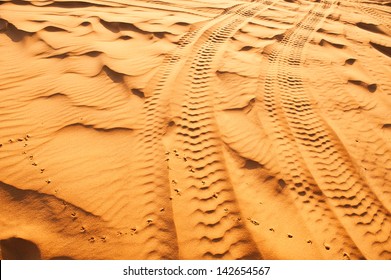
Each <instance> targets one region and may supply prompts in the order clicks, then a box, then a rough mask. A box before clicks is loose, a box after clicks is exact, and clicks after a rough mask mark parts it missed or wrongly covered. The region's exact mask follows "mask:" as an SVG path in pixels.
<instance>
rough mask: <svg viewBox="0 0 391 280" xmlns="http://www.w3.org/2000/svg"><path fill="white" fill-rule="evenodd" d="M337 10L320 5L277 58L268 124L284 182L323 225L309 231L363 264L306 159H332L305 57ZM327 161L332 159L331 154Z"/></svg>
mask: <svg viewBox="0 0 391 280" xmlns="http://www.w3.org/2000/svg"><path fill="white" fill-rule="evenodd" d="M333 7H334V2H330V1H322V2H321V3H320V4H316V5H315V6H314V8H312V9H311V10H310V11H309V13H308V14H307V15H306V16H305V17H304V18H303V19H302V20H301V21H300V22H299V23H298V24H297V26H296V27H294V28H293V29H292V30H290V31H289V32H287V34H286V35H285V36H284V37H283V39H282V41H281V42H280V43H279V44H278V45H277V46H276V48H275V49H274V51H273V52H272V53H271V55H270V58H269V63H270V64H269V65H270V66H269V68H268V72H267V75H266V80H265V88H264V103H265V108H266V111H267V112H268V118H267V120H265V121H267V122H269V125H270V126H271V130H272V131H273V134H272V138H273V140H274V143H275V150H276V151H277V157H278V159H279V161H280V164H281V167H282V170H284V171H285V172H284V171H283V172H284V173H283V174H282V176H283V181H282V182H284V184H283V185H284V186H285V185H286V188H287V190H286V192H288V193H289V195H291V196H292V197H293V198H294V200H295V201H296V203H297V207H299V208H301V211H302V213H303V214H304V213H305V215H306V217H307V219H308V225H311V224H317V225H318V227H316V228H315V227H311V226H310V228H309V230H311V231H312V232H313V236H314V238H315V239H317V236H318V234H321V235H322V236H325V238H326V240H318V243H319V244H322V243H324V242H326V243H329V244H331V246H332V247H333V248H334V252H335V253H334V254H336V255H335V257H336V258H337V257H338V255H341V256H342V254H343V252H344V251H346V248H349V249H350V250H351V251H350V252H349V254H350V255H351V256H352V257H353V258H362V257H363V256H362V253H361V252H360V250H359V249H358V248H357V246H356V245H355V244H354V242H353V241H352V240H351V238H350V236H349V234H348V233H347V232H346V229H345V228H343V226H342V225H341V224H340V222H339V221H338V218H337V216H336V215H335V214H334V213H333V211H332V210H331V209H330V206H329V202H328V199H327V198H326V195H325V194H324V193H323V190H322V189H321V188H320V186H319V185H318V182H317V181H316V179H317V178H314V175H313V173H312V171H313V170H310V169H309V165H308V164H306V163H308V159H307V158H306V155H307V154H306V153H309V154H311V153H312V152H313V151H316V153H319V152H320V153H322V154H324V153H325V151H326V153H327V150H325V149H326V148H324V147H323V146H324V145H328V143H330V142H331V141H330V140H329V139H327V134H325V132H324V131H325V130H326V128H325V127H324V124H323V122H322V121H321V120H320V119H319V118H318V117H317V115H316V113H315V112H313V110H314V109H313V106H312V103H311V101H310V100H309V98H308V97H307V93H306V92H305V90H304V86H303V83H304V82H303V80H302V77H301V75H300V67H301V63H302V54H303V49H304V47H305V44H306V43H307V42H308V40H309V38H310V36H311V34H312V33H313V32H314V31H315V30H316V28H317V26H318V25H319V24H320V23H321V22H322V20H323V19H324V18H325V17H326V16H327V13H328V12H329V11H331V10H332V9H333ZM330 146H332V145H330ZM305 152H306V153H305ZM337 152H338V151H337ZM331 155H333V153H331ZM315 156H316V155H315ZM327 156H330V154H329V153H327ZM337 236H338V238H336V237H337Z"/></svg>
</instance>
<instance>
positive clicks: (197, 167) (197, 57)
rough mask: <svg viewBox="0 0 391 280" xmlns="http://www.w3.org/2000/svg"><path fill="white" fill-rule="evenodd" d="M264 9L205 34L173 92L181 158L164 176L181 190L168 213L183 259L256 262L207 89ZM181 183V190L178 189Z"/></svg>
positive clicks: (245, 12)
mask: <svg viewBox="0 0 391 280" xmlns="http://www.w3.org/2000/svg"><path fill="white" fill-rule="evenodd" d="M270 5H273V2H270V1H265V4H260V3H252V4H247V5H246V8H245V9H242V10H240V11H238V12H235V14H234V16H233V17H232V18H230V19H227V20H226V21H224V22H222V23H221V24H219V25H218V26H215V27H214V28H213V29H210V30H208V34H205V35H206V36H204V37H203V38H201V39H200V40H199V41H198V42H197V44H196V45H195V54H194V55H192V56H191V57H190V59H189V60H188V62H187V64H186V66H185V67H184V68H183V73H185V75H184V76H182V77H180V78H181V79H183V82H181V85H180V87H179V89H178V97H179V98H180V95H183V97H182V99H181V102H180V103H181V104H182V105H181V109H180V110H181V112H180V114H179V117H178V118H177V121H176V135H175V138H176V139H175V144H174V147H176V150H175V152H176V153H177V154H178V155H180V156H182V155H184V159H185V161H183V162H182V163H174V164H173V165H172V169H173V170H172V171H171V172H170V177H171V178H173V181H174V182H175V185H178V186H180V188H181V190H180V192H181V196H180V197H179V198H176V199H175V200H174V208H175V209H176V210H175V209H174V212H176V214H175V215H176V216H178V217H179V216H180V217H182V218H178V219H177V221H178V222H177V227H179V228H180V230H178V233H181V236H178V238H179V244H183V245H185V244H186V247H187V248H183V250H181V253H180V255H181V257H183V258H186V259H194V258H197V259H198V258H211V259H216V258H217V259H222V258H228V259H248V258H250V259H254V258H256V259H257V258H260V257H261V255H260V253H259V251H258V249H257V247H256V245H255V243H254V242H253V240H252V237H251V235H250V233H249V232H248V230H247V228H246V226H245V225H244V224H243V221H242V220H241V215H240V209H239V206H238V204H237V202H236V198H235V194H234V190H233V186H232V183H231V181H230V179H229V175H228V173H227V170H226V166H225V163H224V157H223V154H222V148H221V147H222V142H221V140H220V137H219V131H218V127H217V124H216V119H215V116H214V105H215V104H214V102H215V100H214V98H213V87H212V85H213V82H214V78H216V77H215V72H216V70H215V68H216V65H215V64H216V62H217V61H218V59H219V57H220V54H222V52H223V46H224V44H225V43H226V42H227V41H228V40H229V39H230V38H231V37H232V36H233V35H234V34H235V33H236V32H237V30H239V29H240V28H241V27H242V26H243V25H244V24H246V23H247V22H248V21H249V20H250V19H251V18H252V17H254V16H255V15H256V14H258V13H260V12H261V11H263V10H265V9H267V8H268V6H270ZM181 81H182V80H181ZM180 146H182V147H180ZM170 162H171V161H170ZM183 181H186V185H182V184H181V183H182V182H183ZM188 229H193V230H191V231H189V230H188ZM200 240H201V243H200ZM217 241H218V242H217ZM199 243H200V244H199ZM197 244H198V245H197ZM192 246H198V250H197V252H195V251H194V250H192V249H191V248H192ZM180 249H181V246H180Z"/></svg>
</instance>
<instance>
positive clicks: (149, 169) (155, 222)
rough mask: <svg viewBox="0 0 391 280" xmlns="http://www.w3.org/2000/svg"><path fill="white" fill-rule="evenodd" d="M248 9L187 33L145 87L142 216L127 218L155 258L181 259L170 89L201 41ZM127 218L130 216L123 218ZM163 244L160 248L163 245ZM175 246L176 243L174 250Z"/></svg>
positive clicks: (138, 158)
mask: <svg viewBox="0 0 391 280" xmlns="http://www.w3.org/2000/svg"><path fill="white" fill-rule="evenodd" d="M245 9H246V5H235V6H233V7H232V8H229V9H226V10H225V11H224V12H223V13H222V14H221V15H220V16H218V17H216V18H215V19H213V20H211V21H208V22H205V23H203V24H201V26H199V27H198V28H196V29H195V30H192V31H190V32H188V33H187V34H186V35H185V36H183V37H182V38H181V40H180V41H179V42H178V45H179V46H178V48H177V49H176V50H175V51H174V52H173V53H172V54H169V55H167V56H166V58H165V59H164V62H163V64H162V66H161V67H160V69H159V71H158V73H157V74H156V75H155V76H154V78H153V79H152V80H151V82H150V83H149V86H148V87H147V88H146V89H145V93H146V99H145V103H144V108H143V111H142V114H141V116H140V121H139V126H138V127H140V128H141V129H140V130H139V131H138V133H137V135H136V137H137V139H138V141H136V143H137V144H136V145H135V149H134V151H135V162H136V164H135V166H134V167H133V168H134V173H135V174H137V177H135V178H134V180H133V181H134V182H135V184H133V186H132V191H131V192H132V197H134V198H135V199H134V200H133V201H136V202H133V203H132V207H133V208H135V209H137V212H138V215H137V217H134V216H133V217H132V215H130V217H127V218H128V219H132V220H133V221H134V223H135V224H144V226H143V227H142V228H140V229H139V230H138V231H137V232H138V238H139V240H138V243H140V244H145V246H143V248H145V249H144V251H143V252H142V253H141V256H144V257H145V256H146V257H147V258H150V259H171V258H174V259H177V258H178V251H179V248H178V245H177V240H176V239H177V236H176V235H177V233H176V228H175V221H176V219H175V217H174V216H173V211H172V205H171V201H170V195H171V191H170V188H169V186H170V184H169V177H168V172H167V167H168V166H167V161H166V158H165V154H166V153H167V151H166V149H165V147H164V146H163V137H164V135H165V134H166V133H167V130H168V128H169V124H170V119H171V117H170V113H169V110H167V109H168V108H169V107H170V98H172V97H171V91H170V88H171V87H174V86H173V83H176V82H177V81H176V78H177V76H178V74H179V73H180V71H181V70H182V69H183V67H184V63H186V60H185V59H184V58H186V57H188V56H189V54H190V52H191V51H192V50H193V49H194V48H197V47H196V46H195V45H197V44H200V43H199V41H200V40H201V41H202V40H204V39H200V38H204V37H207V36H209V34H210V32H211V31H210V30H211V29H214V28H215V26H216V25H217V26H220V25H221V24H222V22H224V21H227V20H232V19H231V18H235V17H237V15H238V14H240V13H242V11H243V10H245ZM124 218H126V217H124ZM158 244H159V245H158ZM172 244H176V245H175V246H173V245H172Z"/></svg>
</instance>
